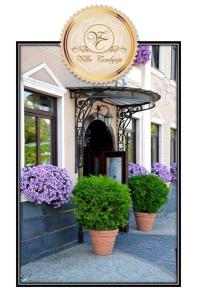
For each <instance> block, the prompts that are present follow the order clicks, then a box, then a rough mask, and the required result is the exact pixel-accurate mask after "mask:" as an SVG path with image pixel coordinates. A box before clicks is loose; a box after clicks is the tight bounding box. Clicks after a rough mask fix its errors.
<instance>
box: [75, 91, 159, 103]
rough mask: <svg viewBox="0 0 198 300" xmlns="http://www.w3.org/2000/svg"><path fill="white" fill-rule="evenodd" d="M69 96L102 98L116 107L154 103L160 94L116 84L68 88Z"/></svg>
mask: <svg viewBox="0 0 198 300" xmlns="http://www.w3.org/2000/svg"><path fill="white" fill-rule="evenodd" d="M70 95H71V98H75V99H76V98H78V99H79V98H89V99H93V100H102V101H103V102H106V103H108V104H111V105H114V106H117V107H122V108H124V107H134V106H139V105H147V104H152V105H153V104H155V102H156V101H158V100H159V99H160V98H161V96H160V95H159V94H158V93H155V92H153V91H149V90H143V89H137V88H131V87H118V86H93V87H92V86H91V87H79V88H70Z"/></svg>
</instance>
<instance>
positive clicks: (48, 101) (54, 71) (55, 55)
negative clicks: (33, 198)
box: [19, 43, 178, 263]
mask: <svg viewBox="0 0 198 300" xmlns="http://www.w3.org/2000/svg"><path fill="white" fill-rule="evenodd" d="M177 51H178V50H177V46H174V45H153V46H152V58H151V60H150V61H149V62H147V63H146V64H145V65H144V66H133V68H132V69H131V71H130V72H129V74H128V76H127V78H125V80H118V81H117V82H116V83H114V85H113V84H112V85H108V86H107V89H106V90H107V92H109V90H108V89H110V92H111V86H114V87H115V86H116V89H117V91H119V88H120V89H122V88H126V92H127V88H137V89H144V90H152V91H153V92H155V93H158V94H159V95H160V96H161V99H160V100H159V101H157V102H156V103H155V107H154V108H152V109H150V110H146V111H138V112H136V113H134V114H133V117H132V119H131V120H130V122H129V123H128V126H127V129H126V132H127V135H125V137H126V136H127V140H128V147H126V143H125V141H123V140H122V149H121V148H120V145H119V143H120V141H119V135H118V117H117V107H116V106H115V105H112V104H111V103H108V102H107V103H105V104H104V103H103V102H102V101H100V100H99V99H98V100H97V101H96V102H94V104H93V105H92V107H91V108H90V111H89V114H87V116H86V115H85V116H84V117H85V118H84V123H83V126H84V127H83V129H84V132H83V135H82V136H81V137H78V130H77V126H78V124H77V123H76V120H77V117H79V119H80V116H79V110H77V100H76V98H75V97H76V95H77V93H78V91H79V88H80V89H81V95H82V91H86V93H87V92H88V90H89V89H91V91H92V89H94V88H95V87H94V85H91V84H88V83H86V82H83V81H81V80H79V79H77V78H76V77H75V76H73V75H72V74H71V73H70V72H69V71H68V70H67V68H66V66H65V64H64V62H63V59H62V56H61V54H60V49H59V45H58V44H54V43H53V44H47V45H46V44H43V45H42V44H39V45H33V44H32V45H28V44H22V45H21V46H20V51H19V55H20V57H19V61H20V67H19V69H20V93H19V94H20V101H19V102H20V164H21V165H20V168H21V170H22V168H23V167H24V166H26V165H37V164H53V165H57V166H59V167H61V168H65V169H66V170H67V171H68V173H69V175H70V176H71V178H72V181H73V184H75V183H76V181H77V179H78V177H79V176H82V175H89V174H96V175H98V174H100V173H102V174H103V173H105V172H106V171H104V166H103V165H104V164H103V161H104V159H105V155H106V154H105V153H110V152H112V151H114V152H116V151H117V150H120V149H121V150H122V151H121V152H122V153H125V152H126V155H125V156H126V157H127V161H128V162H134V163H138V164H140V165H143V166H144V167H146V168H147V169H148V170H150V168H151V164H152V163H153V162H160V163H162V164H165V165H166V166H168V167H170V164H171V163H173V162H176V159H177V158H176V146H177V145H176V135H177V126H176V123H177V120H176V115H177V94H176V91H177V84H176V81H177V55H178V54H177ZM98 89H100V87H99V88H98ZM82 97H83V96H82ZM107 116H108V117H109V116H110V118H108V120H107V118H106V117H107ZM109 119H110V120H109ZM78 121H79V120H78ZM106 121H111V123H110V124H107V123H106ZM107 126H108V129H109V130H108V131H107V130H106V128H107ZM80 144H81V145H80ZM82 150H83V151H82ZM80 151H81V152H82V153H80ZM79 153H80V154H79ZM110 156H111V157H113V156H112V155H110ZM122 157H124V156H122ZM79 160H82V161H83V164H82V165H80V162H79ZM107 161H108V159H107ZM116 176H118V174H117V175H116ZM20 198H21V199H20V208H21V209H20V211H21V216H20V219H21V224H20V238H21V245H20V250H21V262H22V263H26V262H29V261H31V260H34V259H36V258H39V257H42V256H44V255H47V254H50V253H53V252H54V251H58V250H60V249H63V248H65V247H69V246H72V245H75V244H76V243H78V241H79V226H78V224H77V223H76V220H75V217H74V214H73V211H74V208H73V207H72V205H71V204H70V203H69V204H67V205H64V207H61V208H58V209H54V208H51V207H49V206H47V205H37V206H34V205H32V204H31V203H29V202H28V200H27V199H26V198H25V196H24V195H21V197H20Z"/></svg>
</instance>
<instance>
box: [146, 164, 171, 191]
mask: <svg viewBox="0 0 198 300" xmlns="http://www.w3.org/2000/svg"><path fill="white" fill-rule="evenodd" d="M151 173H152V174H154V175H157V176H159V177H160V178H161V179H162V180H163V181H164V182H165V183H166V184H167V186H168V187H169V186H170V184H171V181H172V175H171V173H170V172H169V170H168V168H167V166H165V165H162V164H161V163H159V162H155V163H153V164H152V166H151Z"/></svg>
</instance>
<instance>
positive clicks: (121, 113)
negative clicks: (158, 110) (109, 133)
mask: <svg viewBox="0 0 198 300" xmlns="http://www.w3.org/2000/svg"><path fill="white" fill-rule="evenodd" d="M154 106H155V104H154V103H148V104H146V105H137V106H133V107H117V142H118V151H124V150H127V147H128V144H129V140H130V138H129V136H128V133H127V131H126V129H127V127H128V125H129V123H130V121H131V119H132V116H133V114H135V113H136V112H140V111H144V110H148V109H151V108H153V107H154Z"/></svg>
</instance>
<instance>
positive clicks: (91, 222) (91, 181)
mask: <svg viewBox="0 0 198 300" xmlns="http://www.w3.org/2000/svg"><path fill="white" fill-rule="evenodd" d="M72 203H73V204H74V205H75V206H76V210H75V215H76V218H77V220H78V221H79V223H80V224H81V225H82V226H84V227H85V228H87V229H93V230H113V229H117V228H118V227H123V226H124V225H126V224H127V218H128V210H129V207H130V203H131V198H130V193H129V189H128V187H127V186H126V185H123V184H120V183H118V182H117V181H116V180H114V179H112V178H110V177H107V176H91V177H81V178H80V179H79V181H78V183H77V184H76V186H75V188H74V190H73V199H72Z"/></svg>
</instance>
